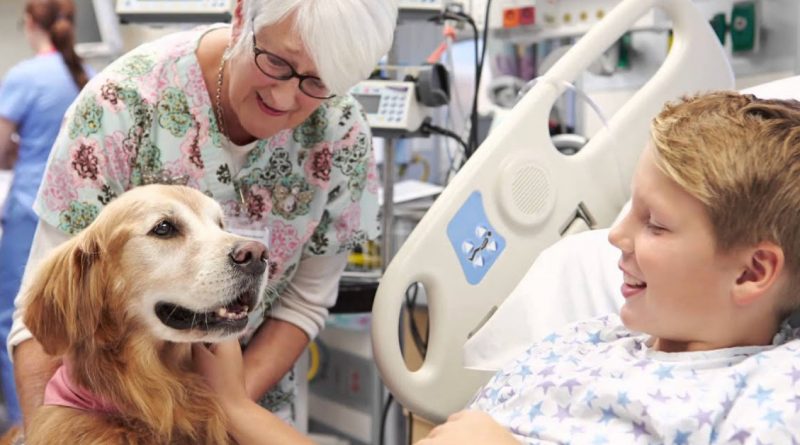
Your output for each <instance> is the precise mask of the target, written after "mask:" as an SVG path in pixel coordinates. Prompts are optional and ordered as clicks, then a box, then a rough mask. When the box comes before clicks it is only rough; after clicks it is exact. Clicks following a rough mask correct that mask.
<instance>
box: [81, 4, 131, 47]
mask: <svg viewBox="0 0 800 445" xmlns="http://www.w3.org/2000/svg"><path fill="white" fill-rule="evenodd" d="M75 51H76V52H77V53H78V55H79V56H81V57H83V58H86V59H91V58H94V57H116V56H118V55H119V54H120V52H121V51H122V35H121V34H120V30H119V18H118V17H117V14H116V13H114V0H75Z"/></svg>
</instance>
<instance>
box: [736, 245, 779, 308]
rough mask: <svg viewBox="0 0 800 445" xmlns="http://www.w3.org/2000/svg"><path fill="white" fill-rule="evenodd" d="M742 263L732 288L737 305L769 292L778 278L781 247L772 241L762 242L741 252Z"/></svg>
mask: <svg viewBox="0 0 800 445" xmlns="http://www.w3.org/2000/svg"><path fill="white" fill-rule="evenodd" d="M742 255H743V258H744V264H743V267H742V268H741V273H740V274H739V276H738V278H737V279H736V283H735V284H734V288H733V298H734V302H735V303H736V304H737V305H741V306H746V305H748V304H751V303H753V302H755V301H756V300H758V299H759V298H761V297H762V296H764V295H766V294H769V293H770V291H771V290H773V289H774V288H775V286H776V283H777V282H778V279H779V278H780V276H781V274H782V272H783V269H784V266H785V261H786V259H785V257H784V254H783V249H782V248H781V247H780V246H778V245H777V244H775V243H772V242H762V243H759V244H758V245H756V246H755V247H753V248H750V249H747V250H745V251H744V252H743V253H742Z"/></svg>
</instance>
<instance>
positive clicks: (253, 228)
mask: <svg viewBox="0 0 800 445" xmlns="http://www.w3.org/2000/svg"><path fill="white" fill-rule="evenodd" d="M225 225H226V230H227V231H228V232H230V233H233V234H234V235H239V236H243V237H245V238H251V239H254V240H257V241H261V243H262V244H264V245H265V246H266V247H267V248H269V244H270V239H269V227H267V225H266V224H263V225H260V224H259V223H258V222H256V223H253V222H252V221H250V218H247V217H246V216H229V217H227V218H226V222H225Z"/></svg>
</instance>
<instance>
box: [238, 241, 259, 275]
mask: <svg viewBox="0 0 800 445" xmlns="http://www.w3.org/2000/svg"><path fill="white" fill-rule="evenodd" d="M230 257H231V260H232V261H233V264H235V265H236V266H237V267H240V268H241V269H242V270H243V271H244V272H245V273H248V274H250V275H261V274H263V273H264V270H266V268H267V246H265V245H264V244H262V243H260V242H258V241H245V242H243V243H239V244H237V245H235V246H234V247H233V250H232V251H231V253H230Z"/></svg>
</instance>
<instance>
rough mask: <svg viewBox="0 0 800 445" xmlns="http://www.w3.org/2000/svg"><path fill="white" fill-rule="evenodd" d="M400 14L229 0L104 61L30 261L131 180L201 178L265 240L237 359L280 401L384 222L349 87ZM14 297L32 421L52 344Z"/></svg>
mask: <svg viewBox="0 0 800 445" xmlns="http://www.w3.org/2000/svg"><path fill="white" fill-rule="evenodd" d="M396 18H397V6H396V4H395V1H394V0H239V2H238V3H237V5H236V9H235V11H234V14H233V23H232V25H231V26H224V25H219V26H211V27H207V28H203V29H195V30H192V31H186V32H180V33H177V34H173V35H170V36H167V37H165V38H162V39H160V40H157V41H154V42H151V43H148V44H145V45H143V46H141V47H139V48H137V49H135V50H133V51H132V52H130V53H128V54H126V55H125V56H123V57H121V58H120V59H118V60H117V61H115V62H114V63H112V64H111V65H109V66H108V67H107V68H106V69H105V70H104V71H103V72H101V73H99V74H98V75H97V76H96V77H95V78H94V79H93V80H92V81H91V82H90V83H89V84H88V85H87V86H86V88H85V89H84V90H83V91H82V93H81V94H80V96H79V97H78V99H77V100H76V101H75V102H74V103H73V106H72V108H71V109H70V111H69V112H68V115H67V119H66V121H65V123H64V125H63V127H62V129H61V132H60V134H59V136H58V139H57V140H56V143H55V146H54V147H53V153H52V155H51V158H50V162H49V164H48V167H47V170H46V172H45V177H44V180H43V183H42V187H41V188H40V190H39V195H38V198H37V201H36V206H35V209H36V211H37V213H38V215H39V217H40V218H41V220H40V223H39V226H38V228H37V233H36V236H35V238H34V244H33V247H32V254H31V261H30V262H29V266H33V265H35V264H36V263H37V262H38V261H39V259H41V258H42V256H43V255H44V254H46V253H47V252H48V251H50V250H52V249H53V248H54V247H56V246H57V245H58V244H60V243H62V242H64V241H65V240H67V239H68V237H70V236H71V235H73V234H75V233H77V232H79V231H80V230H81V229H83V228H84V227H85V226H86V225H87V224H88V223H89V222H91V221H92V220H93V218H94V217H95V216H96V215H97V214H98V212H99V211H100V209H101V208H102V207H103V206H104V205H106V204H107V203H108V202H109V201H110V200H112V199H114V197H116V196H117V195H119V194H120V193H122V192H123V191H125V190H127V189H130V188H132V187H136V186H139V185H142V184H147V183H153V182H160V183H180V184H186V185H189V186H191V187H194V188H197V189H199V190H201V191H203V192H204V193H206V194H208V195H209V196H212V197H213V198H214V199H216V200H217V201H218V202H219V203H220V204H221V205H222V206H223V208H224V209H225V212H226V214H227V217H228V221H229V225H230V227H232V230H238V231H240V232H241V233H245V234H248V235H250V236H254V237H260V238H263V239H264V241H265V242H267V243H268V245H269V248H270V250H269V252H270V253H269V287H268V289H267V291H266V292H267V295H265V297H266V298H265V299H264V300H265V304H263V305H262V306H260V307H258V308H256V311H257V314H256V316H255V317H252V316H251V322H252V321H254V323H253V324H252V326H251V327H250V328H251V330H250V334H251V336H250V339H249V342H248V345H247V347H246V349H245V352H244V373H245V382H246V391H247V394H248V396H249V397H250V398H251V399H253V400H260V401H261V402H262V403H263V404H264V405H265V406H267V407H268V408H271V409H272V410H280V409H281V408H286V407H287V406H288V404H289V403H290V402H291V400H292V389H291V386H292V385H291V384H288V383H290V381H291V380H292V378H291V372H289V371H290V369H291V368H292V365H293V363H294V362H295V360H296V359H297V357H298V356H299V354H300V353H301V351H302V350H303V348H304V347H305V346H306V344H307V343H308V341H309V338H313V337H314V336H315V335H316V334H317V332H318V331H319V329H320V327H321V326H322V325H323V322H324V320H325V317H326V315H327V307H330V306H331V305H332V304H333V303H334V302H335V300H336V295H337V284H338V280H339V277H340V275H341V272H342V270H343V269H344V267H345V264H346V256H347V251H348V249H349V248H350V246H351V245H353V243H357V242H360V241H361V240H363V239H366V238H368V237H372V236H374V235H376V234H377V231H378V230H377V229H378V228H377V212H378V206H377V199H376V192H377V188H378V184H377V175H376V170H375V165H374V159H373V155H372V151H371V141H370V131H369V127H368V126H367V122H366V120H365V118H364V115H363V113H362V111H361V108H360V107H359V105H358V103H357V102H356V101H355V100H354V99H353V98H352V97H351V96H349V95H348V94H347V91H348V89H349V88H350V87H351V86H353V85H354V84H355V83H356V82H358V81H359V80H361V79H364V78H366V77H367V75H368V74H369V73H370V71H371V70H372V69H373V68H374V66H375V64H376V63H377V62H378V60H379V59H380V57H382V56H383V55H384V54H385V53H387V52H388V50H389V48H390V46H391V42H392V37H393V32H394V27H395V22H396ZM164 261H165V262H168V261H169V258H165V259H164ZM20 295H23V293H21V294H20ZM16 303H17V311H16V313H15V321H14V327H13V329H12V332H11V334H10V336H9V341H8V347H9V350H10V351H11V352H12V354H13V358H14V366H15V372H16V376H17V378H18V393H19V396H20V403H21V405H22V408H23V413H24V415H25V417H26V419H27V418H29V416H30V414H31V412H32V410H33V409H34V408H35V407H36V406H38V405H39V404H41V401H42V388H43V387H44V385H45V383H46V382H47V380H48V379H49V378H50V376H51V375H52V372H53V370H54V369H55V367H56V365H57V364H58V363H59V358H58V357H49V356H47V355H46V354H45V353H44V352H43V351H42V349H41V346H40V345H39V344H38V343H37V342H36V340H35V339H32V338H31V335H30V333H29V332H28V331H27V329H26V328H25V326H23V324H22V322H21V319H22V314H21V310H22V309H21V304H20V303H21V302H20V297H17V302H16ZM261 314H263V315H261ZM282 379H283V382H280V381H281V380H282ZM268 390H271V391H269V392H268ZM265 394H266V396H265ZM284 412H291V410H288V409H285V410H284Z"/></svg>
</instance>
